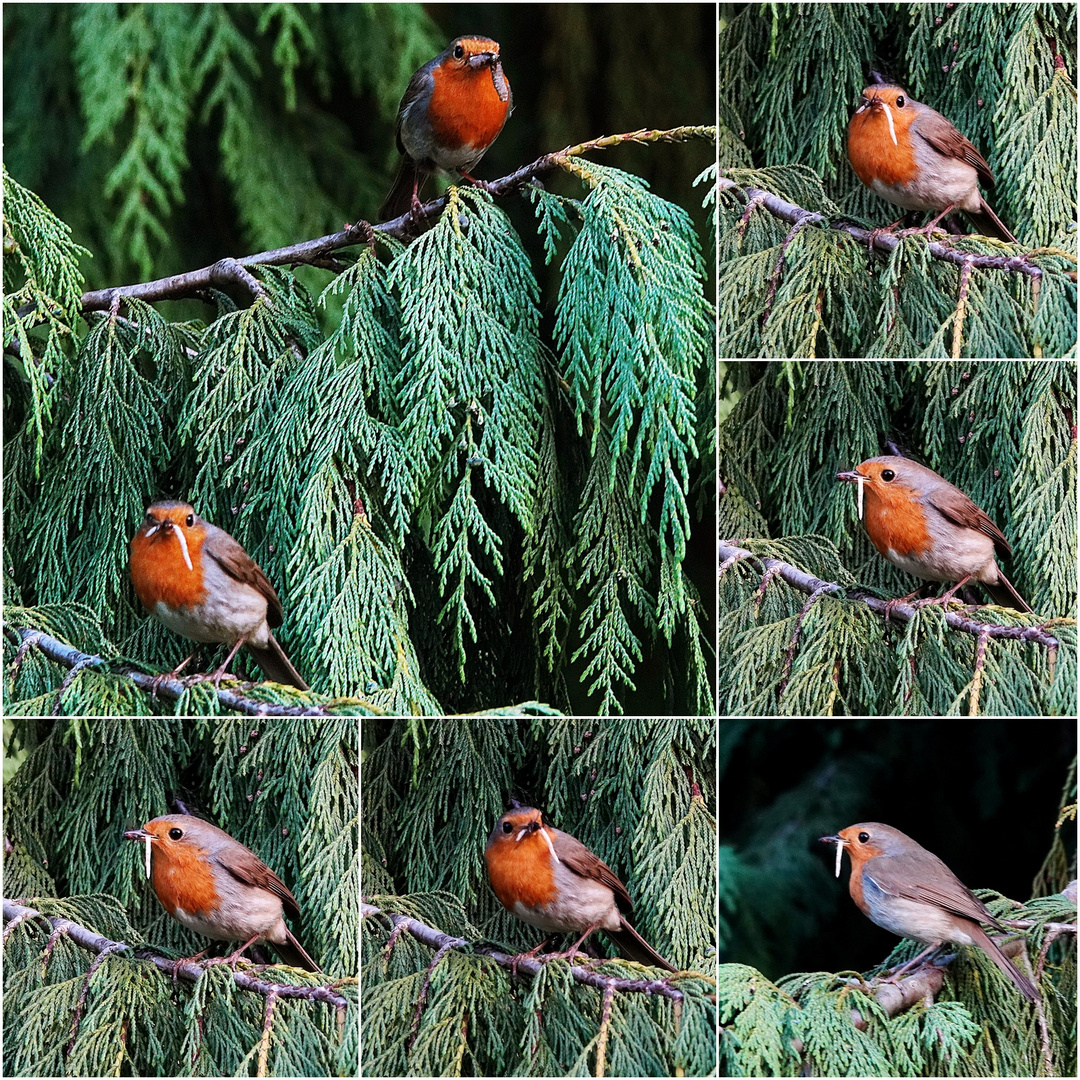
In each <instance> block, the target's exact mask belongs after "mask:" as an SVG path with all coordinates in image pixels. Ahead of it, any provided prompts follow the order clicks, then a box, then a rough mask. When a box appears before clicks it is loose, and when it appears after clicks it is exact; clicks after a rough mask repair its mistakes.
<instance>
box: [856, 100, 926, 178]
mask: <svg viewBox="0 0 1080 1080" xmlns="http://www.w3.org/2000/svg"><path fill="white" fill-rule="evenodd" d="M883 109H892V118H893V128H894V129H895V131H896V143H895V144H894V143H893V139H892V133H891V131H890V130H889V121H888V119H887V118H886V116H885V114H884V112H883V111H882V110H883ZM914 118H915V114H914V113H913V112H912V111H911V110H910V109H909V110H907V111H904V110H902V109H895V108H893V107H892V106H891V105H889V104H886V103H883V104H882V105H877V106H873V107H870V108H867V109H865V110H863V111H862V112H856V113H855V115H854V116H852V118H851V123H850V124H849V125H848V158H849V159H850V160H851V167H852V168H853V169H854V170H855V174H856V175H857V176H858V178H859V179H860V180H861V181H862V182H863V183H864V184H865V185H866V186H867V187H871V186H872V184H873V181H874V180H880V181H881V183H883V184H889V185H890V186H891V185H895V184H910V183H911V181H912V180H913V179H914V178H915V176H916V174H917V172H918V168H917V166H916V164H915V150H914V147H913V146H912V143H911V137H910V134H909V132H908V128H909V127H910V126H911V122H912V120H913V119H914Z"/></svg>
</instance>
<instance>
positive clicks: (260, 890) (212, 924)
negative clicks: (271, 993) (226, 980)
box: [124, 814, 319, 971]
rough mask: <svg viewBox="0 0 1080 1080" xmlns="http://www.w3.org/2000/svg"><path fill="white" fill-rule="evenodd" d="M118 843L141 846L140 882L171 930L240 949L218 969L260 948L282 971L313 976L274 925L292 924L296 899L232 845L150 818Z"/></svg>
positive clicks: (207, 827)
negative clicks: (179, 926)
mask: <svg viewBox="0 0 1080 1080" xmlns="http://www.w3.org/2000/svg"><path fill="white" fill-rule="evenodd" d="M124 839H125V840H133V841H136V842H137V843H145V844H146V846H147V851H146V876H147V877H148V878H149V879H150V883H151V885H152V886H153V889H154V893H155V894H156V896H157V898H158V900H159V901H160V903H161V906H162V907H163V908H164V909H165V910H166V911H167V912H168V913H169V914H170V915H171V916H172V917H173V918H174V919H176V920H177V922H180V923H183V924H184V926H186V927H187V928H188V929H189V930H194V931H195V933H197V934H202V935H203V937H208V938H210V939H211V940H213V941H243V942H244V944H243V945H241V946H240V948H239V949H237V950H236V951H235V952H234V953H233V954H232V955H231V956H229V957H228V958H227V959H226V960H225V961H224V962H225V963H230V964H234V965H235V963H236V961H237V960H238V959H239V958H240V954H241V953H242V952H243V951H244V950H245V949H246V948H247V947H248V946H249V945H254V944H255V942H257V941H265V942H268V943H269V944H270V945H271V946H272V947H273V949H274V951H275V952H276V953H277V954H278V956H280V957H281V959H282V961H283V962H284V963H286V964H288V965H289V966H290V967H298V968H304V970H305V971H318V970H319V965H318V964H316V963H315V961H314V960H312V959H311V957H310V956H308V954H307V952H306V951H305V950H304V947H303V946H302V945H301V944H300V942H299V941H297V940H296V938H295V937H294V936H293V933H292V931H291V930H290V929H289V928H288V927H287V926H286V925H285V920H284V918H283V917H282V916H283V914H288V916H289V917H290V918H291V919H298V918H300V909H299V907H298V906H297V903H296V897H294V896H293V894H292V893H291V892H289V890H288V888H286V886H285V883H284V882H283V881H282V880H281V878H279V877H278V876H277V874H275V873H274V871H273V870H271V869H270V867H269V866H267V865H266V863H264V862H263V861H262V859H260V858H259V856H258V855H256V854H255V852H254V851H251V850H250V849H249V848H246V847H244V845H243V844H241V843H240V841H239V840H234V839H233V838H232V837H231V836H230V835H229V834H228V833H227V832H223V831H222V830H221V829H219V828H217V826H215V825H211V824H210V823H209V822H208V821H203V820H202V819H201V818H197V817H191V816H189V815H188V814H166V815H165V816H163V817H156V818H154V819H153V820H152V821H148V822H147V823H146V824H145V825H144V826H143V827H142V828H141V829H133V830H131V831H130V832H126V833H124ZM216 962H218V961H209V963H216Z"/></svg>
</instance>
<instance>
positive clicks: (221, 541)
mask: <svg viewBox="0 0 1080 1080" xmlns="http://www.w3.org/2000/svg"><path fill="white" fill-rule="evenodd" d="M131 580H132V583H133V584H134V586H135V592H136V593H137V594H138V597H139V599H140V600H141V601H142V604H143V607H145V608H146V610H147V611H149V612H150V614H151V615H154V616H156V617H157V618H158V619H159V620H160V621H161V622H163V623H164V624H165V625H166V626H167V627H168V628H169V629H170V630H175V631H176V633H178V634H181V635H183V636H184V637H186V638H190V639H191V640H192V641H199V642H203V643H204V644H214V645H228V646H229V655H228V656H226V657H225V661H224V663H223V664H222V665H221V667H219V668H218V669H217V671H215V672H214V673H213V674H212V675H208V676H201V675H200V676H196V678H198V679H202V678H208V679H211V680H212V681H213V683H214V685H215V686H220V685H221V679H222V676H223V675H224V674H225V671H226V669H227V668H228V666H229V661H231V660H232V658H233V657H234V656H235V655H236V652H237V650H238V649H239V648H240V646H241V645H246V646H247V647H248V649H249V650H250V652H251V654H252V656H254V657H255V660H256V662H257V663H258V665H259V667H260V668H262V670H263V672H264V673H265V675H266V676H267V678H269V679H271V680H272V681H274V682H278V683H285V684H286V685H288V686H295V687H297V688H298V689H300V690H307V689H308V685H307V683H306V682H304V680H303V679H302V678H300V675H299V674H298V672H297V670H296V668H294V667H293V666H292V664H291V663H290V661H289V658H288V657H287V656H286V655H285V652H284V650H283V649H282V648H281V646H280V645H279V644H278V642H277V639H276V638H275V637H274V635H273V633H271V628H272V627H276V626H280V625H281V621H282V618H283V614H282V610H281V601H280V600H279V599H278V595H277V593H276V592H274V588H273V586H272V585H271V584H270V582H269V581H268V580H267V577H266V575H265V574H264V573H263V572H262V570H261V569H260V567H259V564H258V563H257V562H255V560H254V559H253V558H252V557H251V556H250V555H249V554H248V553H247V552H246V551H245V550H244V549H243V548H242V547H241V546H240V544H239V543H237V541H236V540H234V539H233V538H232V537H231V536H230V535H229V534H228V533H227V532H225V531H224V529H219V528H218V527H217V526H216V525H211V524H210V523H209V522H208V521H203V519H202V518H201V517H199V515H198V514H196V513H195V511H194V509H192V507H191V506H189V505H188V504H187V503H185V502H157V503H154V505H153V506H151V507H149V508H148V509H147V511H146V518H145V520H144V521H143V526H142V528H141V529H139V531H138V532H137V533H136V534H135V535H134V536H133V537H132V539H131ZM190 660H191V657H190V656H189V657H188V658H187V660H185V661H184V662H183V663H182V664H181V665H180V666H179V667H178V668H177V669H176V670H175V671H173V672H172V674H173V675H174V676H175V675H179V673H180V672H181V671H182V670H183V669H184V667H185V665H187V664H188V663H189V662H190Z"/></svg>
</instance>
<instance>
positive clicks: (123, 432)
mask: <svg viewBox="0 0 1080 1080" xmlns="http://www.w3.org/2000/svg"><path fill="white" fill-rule="evenodd" d="M574 171H575V173H576V175H578V177H579V178H580V180H581V181H582V182H583V183H584V184H585V187H586V192H587V196H588V197H587V198H586V199H585V201H584V202H583V203H580V204H579V203H576V202H572V201H570V200H565V199H561V198H559V197H557V196H554V195H550V194H547V193H544V192H542V191H540V190H535V191H533V192H531V198H532V200H533V203H534V205H535V207H536V210H537V214H538V217H539V220H540V227H541V231H542V233H543V235H544V238H545V241H546V243H547V244H548V257H549V259H552V258H553V257H554V251H555V248H556V246H557V245H559V244H562V245H568V247H567V253H566V256H565V259H564V262H563V264H562V286H561V290H560V295H559V300H558V304H557V311H556V329H555V337H556V346H557V348H558V349H559V354H558V355H553V354H552V353H551V352H550V351H549V350H548V349H546V348H545V346H544V344H543V340H542V338H541V335H540V313H539V308H538V302H539V292H538V286H537V283H536V280H535V277H534V274H533V270H532V267H531V265H530V262H529V259H528V257H527V256H526V254H525V251H524V248H523V246H522V244H521V242H520V241H519V239H518V237H517V235H516V234H515V232H514V231H513V229H512V228H511V227H510V224H509V222H508V220H507V218H506V216H505V215H504V213H503V211H502V210H501V209H500V208H498V207H497V206H495V205H494V204H493V202H492V200H491V198H490V197H489V196H488V195H486V194H485V193H482V192H478V191H475V190H466V189H452V190H451V193H450V197H449V205H448V209H447V212H446V213H445V214H443V215H442V216H441V217H440V219H439V220H438V221H437V222H435V223H434V224H433V227H432V228H431V229H430V230H429V231H427V232H425V233H424V234H423V235H422V236H421V237H420V238H419V239H417V240H415V241H414V242H413V243H411V244H409V245H407V246H403V245H401V244H400V243H398V242H397V241H394V240H387V241H386V249H387V258H386V259H385V260H383V259H381V258H380V257H379V250H378V248H377V247H375V246H374V245H373V246H364V247H362V248H361V250H360V252H359V254H358V256H357V258H356V261H355V263H354V264H353V265H352V266H351V267H349V269H348V270H346V272H345V273H344V274H342V276H341V277H340V278H338V279H336V280H334V281H332V282H331V283H330V284H329V285H328V286H327V287H326V289H325V291H324V293H323V295H322V296H321V297H319V298H315V297H312V296H311V295H310V294H309V293H308V291H307V290H306V288H305V287H304V286H303V284H302V283H301V281H300V280H299V278H297V277H296V276H294V275H293V274H292V273H290V272H289V271H288V270H285V269H282V268H274V267H264V268H262V269H261V270H260V272H259V278H260V282H261V286H262V293H261V295H259V296H257V297H256V298H255V299H254V301H253V302H251V303H250V304H249V305H248V306H242V307H239V308H238V307H236V305H235V303H234V300H233V299H232V298H230V297H229V296H227V295H225V294H224V293H220V292H215V294H214V296H215V299H216V303H217V316H216V318H214V319H212V321H210V322H209V324H207V325H205V326H203V325H201V324H196V323H190V324H178V323H170V322H168V321H166V320H165V319H163V318H162V316H161V315H160V314H158V313H157V312H156V311H155V310H154V309H152V308H151V307H149V306H148V305H145V304H141V303H138V302H135V301H131V302H125V304H124V305H123V311H122V313H121V314H120V316H119V317H115V318H114V317H112V316H110V315H109V314H107V313H94V314H91V315H89V316H88V320H87V321H88V324H89V332H87V333H85V334H84V335H81V336H80V335H78V334H69V335H67V338H66V340H67V342H68V345H67V348H68V349H69V350H70V354H71V355H69V356H67V357H66V358H65V361H64V362H63V363H60V364H58V365H57V367H56V370H55V371H50V372H49V373H48V378H49V380H51V383H50V387H49V389H48V393H47V396H45V397H44V398H43V397H42V393H41V391H40V387H39V383H40V381H41V380H40V379H39V380H38V383H34V382H33V381H32V380H31V379H29V378H27V379H26V380H23V381H20V382H19V383H18V384H17V386H16V392H15V393H14V394H13V395H12V397H11V398H10V399H9V401H10V408H9V412H8V415H9V417H11V418H12V420H13V421H14V422H12V423H9V425H8V447H9V449H8V454H9V465H10V466H11V467H10V469H9V474H8V491H7V512H8V514H9V520H12V519H13V518H12V515H13V516H14V517H15V518H17V519H18V520H19V521H20V523H21V528H20V530H19V533H18V534H17V535H16V537H15V538H14V539H12V537H11V535H10V534H9V540H10V541H11V547H10V549H9V561H7V562H6V565H7V566H8V567H13V568H14V572H13V573H11V581H10V583H9V585H10V586H11V587H12V591H13V592H14V594H15V596H18V597H22V598H25V599H27V600H31V599H32V603H33V604H34V605H35V608H36V609H40V608H41V607H42V606H43V605H63V604H72V605H73V604H81V605H85V607H86V608H88V609H89V610H90V612H92V613H94V617H96V618H97V619H98V620H100V622H101V624H102V627H103V628H104V632H105V637H106V639H107V641H106V643H105V644H104V649H105V651H106V653H107V654H109V655H110V656H111V655H115V653H116V651H117V649H119V651H120V652H122V653H124V654H126V655H128V656H131V657H135V656H137V657H139V658H140V659H142V660H143V661H144V662H147V663H149V664H151V665H153V666H159V667H162V668H167V667H171V666H173V664H175V662H176V658H177V653H178V646H179V645H180V643H179V642H178V641H177V639H176V637H175V635H173V634H171V633H169V632H167V631H165V630H164V629H163V628H160V627H156V626H154V625H152V624H150V623H147V622H146V621H144V620H143V619H142V617H141V614H139V613H137V612H136V610H135V607H136V605H135V604H134V603H133V597H132V595H131V591H130V586H129V584H128V582H127V580H126V557H127V541H128V539H129V537H130V534H131V533H132V532H133V531H134V528H135V527H136V524H137V523H138V522H139V520H140V518H141V513H142V509H143V507H144V506H145V504H146V502H147V501H148V500H149V499H150V498H152V497H160V496H161V495H167V496H170V495H176V494H178V493H180V494H182V495H184V496H185V497H186V498H188V500H189V501H191V502H192V503H193V504H194V505H195V506H196V507H197V508H198V509H199V511H200V512H201V513H202V514H203V516H205V517H206V518H208V520H211V521H214V522H215V523H218V524H221V525H223V526H224V527H225V528H226V529H227V531H229V532H231V533H233V534H234V535H236V536H237V537H238V538H239V539H240V540H241V542H242V543H243V544H244V546H245V547H246V549H247V550H248V551H249V553H250V554H251V555H252V556H253V557H254V558H255V559H256V560H257V561H258V562H259V563H260V565H262V566H263V568H264V569H265V570H266V571H267V573H268V575H269V577H270V579H271V581H272V582H274V583H275V585H276V587H277V588H278V590H279V592H280V593H281V595H282V597H283V598H284V602H285V608H286V626H285V628H283V632H282V634H281V635H280V636H281V637H282V638H283V640H284V642H285V644H286V647H287V648H288V649H289V651H290V654H291V655H292V657H293V660H294V662H295V663H296V664H297V665H298V667H299V669H300V670H301V671H303V672H305V673H306V674H307V677H308V679H309V681H311V682H312V684H313V686H314V688H315V689H316V690H317V691H321V692H323V693H328V694H332V695H337V696H342V695H348V696H353V697H355V696H357V695H360V694H366V695H367V696H368V698H369V700H370V701H371V702H372V704H374V705H375V706H376V707H378V708H381V709H385V710H388V711H390V712H395V713H413V712H426V713H432V712H439V711H441V709H442V708H446V707H448V706H455V707H459V708H460V707H466V706H469V707H474V708H475V707H477V706H482V705H487V706H496V705H500V704H505V703H506V699H507V695H508V688H509V694H511V695H513V696H516V697H517V698H518V699H519V700H520V699H522V698H530V697H537V698H546V699H548V700H556V701H557V702H558V703H559V704H575V705H577V706H578V707H579V708H581V709H583V710H584V709H588V710H589V711H600V712H614V711H618V710H619V709H620V708H621V707H622V706H621V702H622V700H623V697H624V695H625V694H626V693H627V692H629V691H630V690H632V689H633V688H634V672H635V670H636V668H637V666H638V664H639V663H640V661H641V660H642V658H643V656H644V655H645V652H646V650H648V651H649V652H650V653H651V654H652V655H653V657H654V659H655V658H657V657H663V658H664V659H663V660H662V663H663V665H664V668H665V669H666V670H665V674H664V676H663V680H662V684H661V693H662V694H663V695H664V697H665V699H666V700H668V701H669V702H670V703H671V704H672V706H678V707H681V708H684V709H686V710H688V711H692V712H699V711H700V712H706V711H708V710H709V709H710V707H711V700H712V699H711V688H710V685H709V678H708V671H709V666H710V665H709V656H708V650H707V645H706V642H705V640H704V637H703V628H702V626H701V624H700V622H699V619H700V604H699V603H698V599H697V596H696V593H695V590H694V587H693V585H692V584H691V583H690V581H689V579H688V578H687V577H686V574H685V572H684V570H683V567H682V564H683V561H684V558H685V555H686V543H687V538H688V536H689V532H690V527H691V517H692V514H691V508H690V504H689V498H688V496H689V493H690V489H691V484H692V483H694V482H696V481H698V479H699V474H698V469H699V464H698V463H699V459H700V450H699V447H698V444H697V439H698V435H699V431H700V429H701V426H702V416H703V415H704V411H703V410H701V409H700V406H699V405H698V404H697V403H696V400H695V399H696V396H697V394H698V393H699V392H700V391H699V389H698V386H699V383H700V384H701V385H703V386H704V387H705V388H706V389H707V388H708V387H709V386H710V385H711V383H710V376H709V375H707V374H706V372H707V371H708V369H709V368H710V367H711V364H710V363H709V361H710V358H711V309H710V307H709V304H708V302H707V301H706V300H705V298H704V295H703V283H704V277H705V271H704V265H703V259H702V255H701V250H700V246H699V244H698V240H697V237H696V235H695V232H694V228H693V225H692V223H691V220H690V218H689V216H688V215H687V213H686V212H685V211H684V210H682V209H681V208H679V207H677V206H675V205H673V204H671V203H669V202H666V201H664V200H662V199H660V198H658V197H656V196H654V195H652V194H651V193H650V192H649V191H648V190H647V189H646V188H645V187H644V185H643V184H641V183H640V182H639V181H635V180H634V179H633V178H632V177H629V176H627V175H626V174H624V173H621V172H619V171H618V170H614V169H611V168H608V167H603V166H599V165H595V164H592V163H589V162H580V161H575V165H574ZM7 186H8V188H9V189H10V190H11V191H12V192H13V193H14V194H15V196H16V197H15V198H12V199H10V200H9V203H8V205H7V209H8V211H9V212H10V213H12V214H15V213H17V212H19V211H22V212H24V213H26V214H27V218H26V219H25V220H24V219H22V218H15V219H14V222H13V224H12V226H11V228H12V229H18V230H19V235H24V236H26V237H27V238H28V239H29V238H31V237H34V238H36V241H37V243H38V245H39V250H38V251H36V252H34V253H33V254H32V255H26V254H23V251H22V248H18V249H16V250H15V251H14V252H12V253H10V254H9V256H8V259H7V260H6V261H5V268H6V269H7V271H8V272H9V274H11V276H12V277H13V278H14V279H16V281H18V280H19V279H20V277H21V276H23V277H26V278H29V277H30V275H31V273H32V272H33V269H34V267H35V266H36V265H38V263H40V264H41V265H43V266H49V267H52V268H53V269H52V271H51V272H52V273H53V274H54V275H57V274H60V273H61V270H62V268H64V267H67V273H69V274H74V273H75V272H76V271H75V269H74V267H73V266H72V261H73V259H74V253H73V251H71V250H69V249H68V248H65V247H64V246H63V238H64V236H65V235H66V234H64V232H63V230H62V227H61V226H60V224H59V223H58V222H55V219H52V218H50V217H48V215H47V212H46V211H45V210H44V208H42V207H41V206H40V204H39V203H38V202H36V201H34V200H33V199H32V197H30V196H29V195H28V194H23V193H22V189H20V188H18V186H17V185H16V184H15V183H14V181H12V180H10V178H8V180H7ZM25 208H29V209H25ZM34 215H36V216H34ZM35 230H36V231H35ZM57 238H59V239H57ZM35 260H36V261H35ZM58 280H61V279H58ZM66 280H67V279H62V280H61V284H64V282H66ZM38 287H39V288H44V283H43V284H42V285H41V286H38ZM65 287H66V288H67V292H66V293H65V292H60V291H59V290H57V295H56V296H52V297H51V300H52V307H53V308H59V309H60V310H61V311H62V312H63V313H64V318H65V319H66V320H68V322H67V324H66V325H69V326H70V325H71V324H72V323H73V322H74V319H75V316H76V312H77V293H76V291H75V290H73V289H71V288H70V287H69V286H65ZM331 302H333V303H334V304H339V305H340V308H341V318H340V320H339V321H338V322H337V323H336V325H332V326H331V328H330V329H329V330H327V329H325V328H324V326H323V323H322V321H320V311H319V309H320V307H322V306H325V305H328V304H330V303H331ZM44 318H45V317H44V316H41V315H38V314H36V309H35V310H34V311H30V312H29V313H28V314H24V321H23V322H22V323H20V321H19V320H17V319H16V320H12V321H10V322H9V324H8V325H9V327H10V328H11V329H10V331H9V333H15V332H16V331H18V332H21V333H24V334H25V329H24V328H25V327H35V328H36V327H37V325H38V324H39V323H41V321H42V320H43V319H44ZM40 351H41V350H37V349H35V350H33V352H31V353H30V355H33V356H34V358H35V360H36V361H37V362H38V363H39V364H41V363H43V360H42V359H41V357H40V356H39V355H38V353H39V352H40ZM564 376H565V378H564ZM23 382H25V383H26V384H27V385H26V389H25V390H23ZM568 383H569V385H570V386H571V387H573V388H574V389H573V390H572V398H568V397H564V395H563V391H562V390H560V386H562V387H565V386H567V384H568ZM47 421H49V422H48V423H47ZM571 425H573V426H576V428H577V435H576V437H575V436H574V435H571V434H570V431H569V430H566V429H568V428H570V427H571ZM560 428H561V429H564V430H563V433H562V435H561V436H560V434H559V431H560ZM73 459H74V460H78V461H79V463H80V467H79V468H71V467H70V462H71V461H72V460H73ZM42 460H45V461H47V462H50V463H51V464H50V466H49V469H48V470H47V471H46V472H44V473H42V472H41V470H40V462H41V461H42ZM706 491H707V489H701V490H699V505H698V509H699V511H700V509H701V505H702V503H703V502H705V501H707V497H706ZM24 617H25V619H26V620H27V621H28V622H29V623H30V624H31V625H39V624H40V623H41V621H42V619H43V617H44V615H43V614H39V613H38V612H37V611H31V612H26V613H24ZM99 638H100V635H99V634H95V639H96V640H97V639H99ZM112 642H116V643H118V645H113V644H110V643H112ZM511 643H513V647H512V648H510V647H508V646H509V645H510V644H511ZM78 644H80V647H82V643H78ZM96 647H98V648H101V647H102V646H101V644H100V642H98V644H97V645H96ZM181 647H182V646H181ZM574 665H577V666H579V668H580V671H581V674H580V676H577V677H579V678H580V679H581V681H582V683H583V687H582V689H580V690H576V689H573V688H571V687H569V686H568V685H567V684H568V681H569V677H570V674H571V671H572V669H573V666H574ZM107 681H108V680H107V677H106V683H107ZM28 689H29V687H28ZM33 689H34V692H40V689H41V688H40V684H38V683H35V684H34V687H33ZM22 696H23V692H22V690H21V689H17V690H16V692H15V695H14V697H15V698H16V699H18V698H21V697H22ZM121 696H123V695H121ZM111 697H112V693H111V692H109V691H108V689H107V686H105V685H103V684H102V683H101V682H100V676H98V675H95V676H93V679H92V680H88V681H87V683H86V685H85V687H84V692H82V693H79V692H76V693H75V694H71V693H69V694H68V696H67V698H66V700H65V707H66V708H69V709H71V710H72V711H89V712H103V711H112V709H113V707H114V706H113V705H112V704H110V698H111ZM208 704H209V703H208V702H207V698H206V695H205V694H198V693H193V694H189V695H186V696H185V701H184V702H182V705H183V707H184V708H187V709H202V708H206V707H207V706H208Z"/></svg>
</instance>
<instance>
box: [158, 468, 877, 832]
mask: <svg viewBox="0 0 1080 1080" xmlns="http://www.w3.org/2000/svg"><path fill="white" fill-rule="evenodd" d="M859 495H860V497H861V496H862V486H861V485H860V487H859ZM859 517H862V514H861V513H860V514H859ZM173 534H174V535H175V536H176V539H177V540H179V541H180V550H181V551H182V552H183V555H184V563H185V565H186V566H187V568H188V569H189V570H191V569H192V565H191V556H190V555H189V554H188V549H187V537H186V536H184V531H183V529H180V528H178V527H175V526H174V527H173ZM147 851H149V848H148V849H147Z"/></svg>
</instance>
